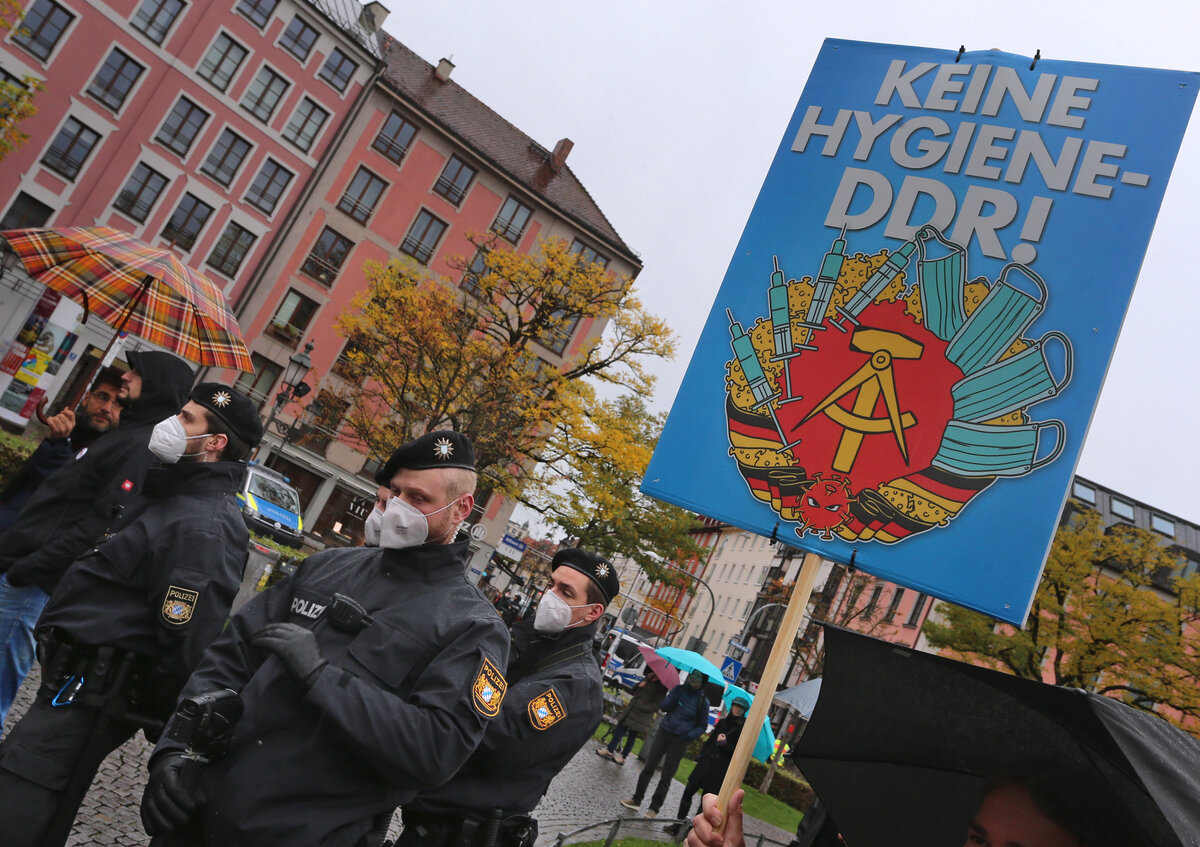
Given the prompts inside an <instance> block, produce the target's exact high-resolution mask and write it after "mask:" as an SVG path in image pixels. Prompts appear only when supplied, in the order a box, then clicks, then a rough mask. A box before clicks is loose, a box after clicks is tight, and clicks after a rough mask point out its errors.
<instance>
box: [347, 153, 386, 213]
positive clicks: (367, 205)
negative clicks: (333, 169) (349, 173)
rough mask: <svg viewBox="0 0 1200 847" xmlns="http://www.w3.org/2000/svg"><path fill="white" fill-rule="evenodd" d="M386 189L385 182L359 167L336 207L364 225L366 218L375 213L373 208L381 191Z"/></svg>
mask: <svg viewBox="0 0 1200 847" xmlns="http://www.w3.org/2000/svg"><path fill="white" fill-rule="evenodd" d="M386 187H387V183H386V182H384V181H383V180H382V179H380V178H379V177H377V176H375V174H373V173H371V172H370V171H369V170H367V169H366V168H363V167H360V168H359V169H358V173H356V174H355V175H354V179H353V180H351V181H350V185H349V187H347V188H346V193H345V194H343V195H342V199H341V200H340V201H339V202H338V206H337V207H338V208H339V209H341V210H342V211H343V212H345V213H346V214H347V215H349V216H350V217H352V218H354V220H356V221H358V222H359V223H363V224H365V223H366V222H367V218H369V217H371V213H372V212H374V211H375V206H376V204H377V203H379V196H380V195H381V194H383V189H384V188H386Z"/></svg>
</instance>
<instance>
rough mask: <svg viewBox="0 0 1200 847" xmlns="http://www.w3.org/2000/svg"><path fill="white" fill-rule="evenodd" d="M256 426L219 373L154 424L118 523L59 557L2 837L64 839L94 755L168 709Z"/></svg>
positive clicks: (232, 548) (196, 652) (233, 555)
mask: <svg viewBox="0 0 1200 847" xmlns="http://www.w3.org/2000/svg"><path fill="white" fill-rule="evenodd" d="M261 437H262V424H261V423H260V421H259V416H258V410H257V409H256V408H255V406H254V404H253V403H252V402H251V401H250V400H249V399H247V398H245V397H243V396H241V395H240V394H237V393H236V392H234V391H233V390H232V389H230V388H228V387H227V386H224V385H220V384H218V383H203V384H201V385H198V386H197V387H196V389H195V390H194V391H193V392H192V396H191V399H190V400H189V401H188V403H186V404H185V405H184V407H183V409H182V411H180V412H179V414H178V415H175V416H172V417H169V418H166V419H165V420H163V421H161V422H160V423H159V424H158V425H157V426H156V427H155V428H154V430H153V432H152V434H151V436H150V439H149V445H150V447H149V449H150V451H151V452H152V453H153V454H154V455H155V456H156V457H157V459H158V460H159V462H160V463H161V464H160V465H158V466H157V467H153V468H151V469H150V470H149V471H148V472H147V474H146V480H145V488H144V490H143V492H142V494H141V496H140V497H139V498H137V500H136V501H134V502H132V503H131V504H130V508H129V510H128V514H127V521H126V523H125V524H124V525H123V527H122V528H121V529H120V530H119V531H118V532H116V533H115V534H113V535H111V536H110V537H108V538H107V539H105V540H104V541H103V542H101V543H100V544H99V545H97V546H96V547H95V548H94V549H93V550H91V551H90V552H89V553H87V554H86V555H84V556H83V557H81V558H80V559H79V560H77V561H76V562H75V563H74V564H73V565H72V566H71V567H70V568H69V569H68V570H67V573H66V574H65V575H64V577H63V579H62V581H61V582H60V583H59V585H58V587H57V588H56V589H55V592H54V594H53V596H52V597H51V598H50V601H49V603H48V604H47V606H46V609H45V611H44V612H43V614H42V617H41V620H40V621H39V623H38V628H37V638H38V643H39V647H40V649H41V650H42V668H43V672H42V687H41V690H40V691H39V692H38V696H37V699H36V700H35V701H34V703H33V705H32V706H31V707H30V710H29V711H28V712H27V713H26V714H25V716H24V717H23V718H22V719H21V720H20V721H19V722H18V723H17V724H16V726H14V727H13V729H12V732H11V733H10V734H9V736H8V738H7V739H6V742H5V745H4V750H3V754H2V755H0V820H3V821H4V830H5V831H4V836H3V838H0V842H2V843H3V844H5V845H8V847H16V845H26V844H28V845H35V844H47V843H62V841H63V840H65V837H66V834H67V832H68V831H69V828H70V822H71V821H73V820H74V818H75V812H76V811H77V809H78V808H79V804H80V803H81V802H82V800H83V796H84V793H86V791H87V787H88V785H90V784H91V781H92V778H93V777H94V776H95V773H96V769H97V768H98V767H99V766H100V763H101V762H102V761H103V760H104V757H105V756H106V755H108V753H110V752H111V751H112V750H114V749H116V748H117V747H118V746H120V745H121V744H122V743H124V741H125V740H126V739H128V738H129V737H130V736H131V735H132V734H133V733H134V732H136V731H137V729H138V728H139V727H141V728H143V729H145V730H146V731H147V733H148V734H150V735H151V736H156V734H157V731H158V730H159V729H161V727H162V724H163V722H165V720H166V719H167V718H168V717H169V716H170V715H171V712H172V711H173V710H174V705H175V699H176V697H177V696H178V695H179V690H180V689H181V688H182V687H183V683H184V682H185V681H186V680H187V678H188V675H189V674H190V673H191V670H192V669H193V668H194V667H195V666H196V664H197V663H198V662H199V660H200V656H201V655H202V653H203V651H204V648H205V647H206V646H207V645H208V643H209V642H211V641H212V640H213V639H214V638H216V637H217V635H218V634H219V633H220V631H221V629H222V627H223V626H224V624H225V620H226V618H227V617H228V616H229V608H230V605H231V604H232V603H233V598H234V596H235V595H236V594H237V589H238V584H239V583H240V581H241V578H242V572H243V570H244V569H245V565H246V556H247V544H248V542H249V540H250V538H249V534H248V533H247V531H246V525H245V522H244V521H243V520H242V516H241V510H240V509H239V508H238V505H237V501H236V499H235V496H234V495H235V493H236V491H237V488H238V483H239V482H240V481H241V478H242V474H243V473H244V471H245V466H244V465H243V464H241V462H240V461H239V460H241V459H244V458H245V456H246V455H247V454H248V453H249V451H250V448H251V447H252V446H253V445H255V444H257V443H258V441H259V439H260V438H261ZM51 832H53V833H56V834H57V835H56V837H49V835H48V833H51Z"/></svg>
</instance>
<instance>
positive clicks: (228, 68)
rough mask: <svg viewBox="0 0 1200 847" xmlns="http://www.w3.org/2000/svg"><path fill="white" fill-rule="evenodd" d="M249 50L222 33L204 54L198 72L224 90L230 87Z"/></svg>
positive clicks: (219, 89)
mask: <svg viewBox="0 0 1200 847" xmlns="http://www.w3.org/2000/svg"><path fill="white" fill-rule="evenodd" d="M248 52H249V51H248V50H246V48H245V47H243V46H242V45H240V44H238V43H237V42H236V41H234V40H233V39H232V38H230V37H229V36H228V35H226V34H225V33H221V34H220V35H218V36H217V40H216V41H214V42H213V46H212V47H210V48H208V52H207V53H205V54H204V59H203V61H201V62H200V67H199V68H197V69H196V73H198V74H200V76H201V77H203V78H204V79H206V80H208V81H209V82H211V83H212V84H213V86H214V87H215V88H216V89H217V90H218V91H224V90H225V89H226V88H228V87H229V83H230V81H231V80H232V79H233V75H234V74H236V73H237V70H238V68H240V67H241V66H242V62H243V61H244V60H245V58H246V55H247V53H248Z"/></svg>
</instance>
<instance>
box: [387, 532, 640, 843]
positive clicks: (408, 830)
mask: <svg viewBox="0 0 1200 847" xmlns="http://www.w3.org/2000/svg"><path fill="white" fill-rule="evenodd" d="M551 566H552V568H553V570H552V572H551V575H550V586H549V587H548V588H547V589H546V592H545V594H543V595H542V600H541V603H540V604H539V605H538V610H537V614H536V616H535V617H534V620H533V621H521V622H520V623H518V624H516V625H515V626H514V627H513V629H512V651H511V653H510V659H509V665H508V673H507V674H506V678H507V680H508V694H507V695H506V697H505V700H504V709H503V710H502V712H501V715H500V719H499V720H497V721H496V722H494V723H493V724H492V725H491V726H489V727H488V730H487V732H486V733H485V734H484V737H483V743H482V744H480V745H479V749H478V750H476V751H475V754H474V755H473V756H472V757H471V758H470V759H469V760H468V761H467V763H466V764H465V765H464V766H463V768H462V770H460V771H459V772H458V774H457V775H455V777H454V778H453V779H452V780H450V781H449V782H447V783H446V784H445V785H441V786H439V787H437V788H431V789H429V790H427V791H424V792H422V793H421V794H419V795H418V796H417V798H416V799H415V800H414V801H413V802H411V803H409V804H407V805H406V806H405V807H404V812H403V816H404V832H403V834H402V835H401V836H400V840H399V841H398V842H397V844H398V845H414V847H415V845H425V847H441V845H468V844H479V845H488V847H490V845H489V844H488V838H489V837H490V836H489V825H493V826H494V825H495V824H496V823H497V822H499V830H500V834H499V836H498V838H497V839H496V840H495V842H494V843H495V844H505V845H532V844H533V842H534V839H535V838H536V837H537V828H536V822H535V821H532V819H530V818H529V817H528V813H529V812H530V811H532V810H533V808H534V806H536V805H537V803H538V801H539V800H540V799H541V798H542V795H543V794H545V793H546V789H547V788H549V786H550V781H551V780H552V779H554V777H555V776H557V775H558V772H559V771H560V770H562V768H563V766H564V765H566V763H567V762H569V761H570V760H571V758H572V757H573V756H574V755H575V754H576V753H577V752H579V749H580V748H581V747H582V746H583V745H584V744H586V743H587V741H588V739H590V738H591V737H592V733H593V732H594V731H595V729H596V726H597V725H598V724H599V723H600V719H601V717H603V714H604V699H603V690H602V680H601V676H600V668H599V665H598V664H597V662H596V658H595V656H594V655H593V654H592V638H593V636H594V635H595V632H596V621H597V620H598V619H599V618H600V616H601V615H603V614H604V609H605V607H606V606H608V604H609V603H610V602H611V601H612V598H613V597H614V596H616V595H617V594H618V593H619V592H620V590H621V586H620V583H619V582H618V580H617V575H616V572H615V571H614V570H613V566H612V564H611V563H610V562H608V561H607V560H606V559H604V558H603V557H602V556H599V555H597V554H595V553H590V552H588V551H586V550H580V549H568V550H560V551H559V552H558V553H557V554H556V555H555V556H554V560H553V561H552V562H551Z"/></svg>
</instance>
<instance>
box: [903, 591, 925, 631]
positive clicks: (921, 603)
mask: <svg viewBox="0 0 1200 847" xmlns="http://www.w3.org/2000/svg"><path fill="white" fill-rule="evenodd" d="M928 599H929V595H928V594H918V595H917V600H916V602H915V603H913V607H912V611H911V612H909V613H908V620H907V621H905V622H904V625H905V626H916V625H917V624H919V623H920V622H921V613H922V612H924V611H925V601H926V600H928Z"/></svg>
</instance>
